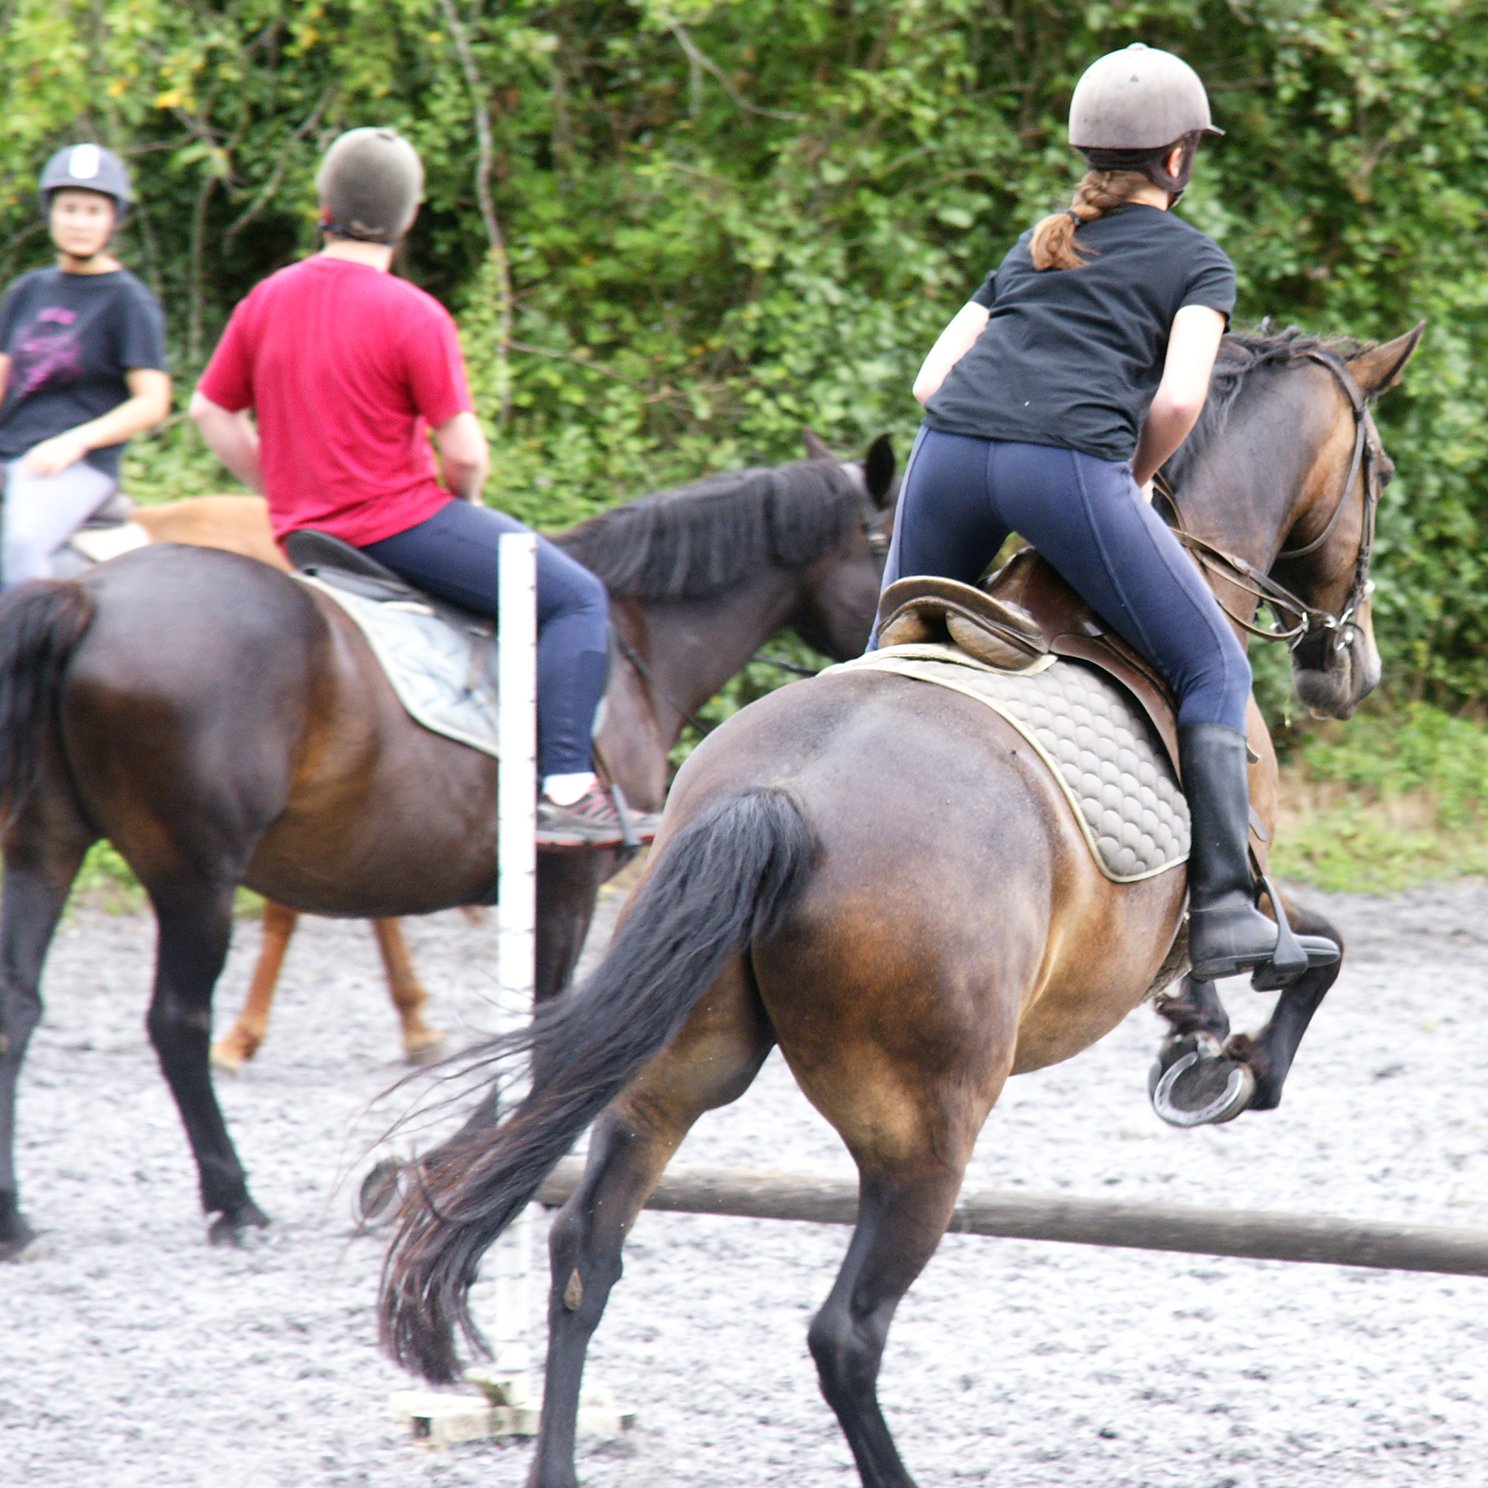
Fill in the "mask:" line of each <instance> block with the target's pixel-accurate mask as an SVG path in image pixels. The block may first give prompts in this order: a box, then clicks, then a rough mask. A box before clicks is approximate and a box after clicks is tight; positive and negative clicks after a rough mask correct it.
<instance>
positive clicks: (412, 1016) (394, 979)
mask: <svg viewBox="0 0 1488 1488" xmlns="http://www.w3.org/2000/svg"><path fill="white" fill-rule="evenodd" d="M372 931H373V933H374V934H375V935H376V936H377V949H378V951H379V953H380V954H381V956H382V969H383V971H384V972H385V973H386V975H387V984H388V995H389V996H390V997H391V998H392V999H393V1007H394V1008H395V1009H396V1010H397V1013H398V1023H399V1025H400V1026H401V1028H402V1030H403V1056H404V1058H405V1059H407V1060H408V1062H409V1063H410V1064H429V1063H431V1062H432V1061H434V1060H436V1059H438V1058H439V1056H440V1054H441V1052H442V1051H443V1048H444V1035H443V1034H442V1033H441V1032H440V1031H439V1030H438V1029H437V1028H430V1027H429V1025H428V1024H427V1023H426V1022H425V1021H424V1006H425V1004H426V1003H427V1002H428V1001H429V994H428V993H427V992H426V991H425V990H424V984H423V983H422V982H421V981H419V979H418V973H417V972H416V971H414V969H413V957H412V956H410V955H409V954H408V942H407V940H405V939H404V937H403V925H402V922H401V921H399V920H373V921H372Z"/></svg>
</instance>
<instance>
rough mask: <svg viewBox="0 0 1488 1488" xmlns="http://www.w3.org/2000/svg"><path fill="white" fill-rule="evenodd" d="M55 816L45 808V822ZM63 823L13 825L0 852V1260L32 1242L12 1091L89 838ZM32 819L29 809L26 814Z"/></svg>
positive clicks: (76, 825) (70, 822) (76, 824)
mask: <svg viewBox="0 0 1488 1488" xmlns="http://www.w3.org/2000/svg"><path fill="white" fill-rule="evenodd" d="M59 815H60V813H58V812H56V811H49V812H48V816H49V818H56V817H58V816H59ZM66 816H67V819H66V820H65V821H63V820H57V819H49V820H47V821H45V822H42V823H37V822H36V821H35V820H33V819H31V818H29V817H28V819H26V820H24V821H22V822H19V823H17V824H16V825H15V826H14V827H13V828H12V831H11V834H10V836H9V838H8V840H7V842H6V848H5V878H4V886H3V892H0V1260H9V1259H11V1258H12V1257H14V1256H17V1255H19V1254H20V1253H21V1252H22V1251H24V1250H25V1249H26V1247H27V1246H28V1245H29V1244H30V1243H31V1241H32V1240H34V1239H35V1231H34V1230H32V1228H31V1226H30V1225H29V1224H27V1223H26V1220H25V1219H24V1218H23V1217H22V1215H21V1210H20V1189H19V1184H18V1183H17V1180H16V1170H15V1106H16V1086H17V1084H18V1083H19V1080H20V1074H21V1065H22V1063H23V1062H24V1060H25V1057H26V1048H27V1045H28V1044H29V1043H30V1041H31V1034H32V1032H33V1031H34V1029H35V1028H36V1025H37V1023H38V1022H39V1021H40V1019H41V993H40V983H41V968H42V963H43V962H44V961H45V960H46V953H47V947H48V946H49V945H50V944H51V941H52V934H53V932H54V931H55V930H56V928H57V921H58V919H59V918H60V917H61V914H62V909H63V907H64V906H65V905H66V903H67V895H68V892H69V891H70V889H71V888H72V881H73V879H74V878H75V877H76V876H77V871H78V868H79V867H80V866H81V865H82V861H83V855H84V853H85V852H87V850H88V847H89V845H90V843H91V841H92V840H93V839H92V836H91V834H90V833H89V832H88V830H87V829H86V828H85V827H84V826H83V825H82V823H81V822H80V821H79V820H78V819H77V818H76V817H75V816H74V815H73V814H72V813H71V812H68V813H66ZM31 817H34V812H33V813H31Z"/></svg>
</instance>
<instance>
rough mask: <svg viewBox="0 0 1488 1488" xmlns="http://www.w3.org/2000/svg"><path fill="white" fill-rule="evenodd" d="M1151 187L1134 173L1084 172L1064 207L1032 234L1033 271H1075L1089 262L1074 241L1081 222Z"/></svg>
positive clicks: (1126, 171)
mask: <svg viewBox="0 0 1488 1488" xmlns="http://www.w3.org/2000/svg"><path fill="white" fill-rule="evenodd" d="M1150 184H1151V182H1150V180H1149V179H1148V177H1147V175H1146V174H1145V173H1144V172H1142V171H1138V170H1093V171H1088V172H1086V174H1085V176H1084V177H1083V178H1082V179H1081V181H1080V184H1079V185H1078V186H1077V187H1076V188H1075V194H1074V197H1073V199H1072V200H1071V201H1070V204H1069V206H1068V207H1066V208H1065V209H1064V210H1063V211H1060V212H1051V213H1050V214H1049V215H1048V216H1047V217H1045V218H1043V219H1042V220H1041V221H1040V222H1039V223H1038V225H1037V226H1036V227H1035V228H1034V230H1033V241H1032V242H1031V243H1030V244H1029V252H1030V253H1031V254H1032V255H1033V266H1034V268H1036V269H1077V268H1079V267H1080V265H1081V264H1083V263H1087V262H1088V261H1089V258H1088V255H1087V254H1086V253H1085V252H1084V251H1082V249H1081V248H1080V245H1079V244H1078V243H1077V242H1076V241H1075V229H1076V228H1077V227H1079V225H1080V224H1081V223H1082V222H1094V221H1095V220H1096V218H1098V217H1104V216H1105V215H1106V213H1107V212H1114V211H1115V210H1116V209H1117V207H1124V206H1125V205H1126V204H1127V203H1128V202H1129V201H1131V200H1132V199H1133V197H1135V196H1136V194H1137V193H1138V192H1139V191H1141V190H1142V189H1143V188H1144V187H1146V186H1149V185H1150Z"/></svg>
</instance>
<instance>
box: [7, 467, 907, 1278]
mask: <svg viewBox="0 0 1488 1488" xmlns="http://www.w3.org/2000/svg"><path fill="white" fill-rule="evenodd" d="M892 485H893V457H892V455H891V454H890V452H889V449H888V445H887V442H886V441H880V442H879V443H877V444H875V446H874V447H873V449H872V450H871V451H870V453H869V457H868V459H867V461H866V463H865V466H864V468H862V469H860V468H858V467H856V466H853V467H844V466H843V465H841V464H839V463H838V462H836V461H833V460H804V461H797V462H795V463H794V464H791V465H785V466H781V467H779V468H777V469H769V470H753V471H746V472H742V473H739V474H735V475H728V476H716V477H713V478H712V479H710V480H707V481H703V482H700V483H699V484H697V485H695V486H690V487H684V488H681V489H679V490H676V491H667V492H661V493H659V494H657V495H654V496H651V497H645V498H641V499H640V500H637V501H632V502H629V503H626V504H625V505H623V506H620V507H616V508H613V509H612V510H610V511H608V512H605V513H604V514H602V515H601V516H598V517H596V518H594V519H593V520H592V521H590V522H587V523H585V524H583V525H582V526H580V527H578V528H576V529H575V530H574V531H572V532H570V533H568V534H567V535H566V536H565V537H564V538H563V540H562V541H563V544H564V546H565V547H566V548H567V549H568V551H569V552H571V553H573V554H574V555H575V556H576V557H578V558H579V559H580V560H581V561H583V562H585V563H586V564H588V565H589V566H590V567H591V568H593V569H594V570H595V571H596V572H597V573H598V574H599V575H600V577H601V578H602V579H604V581H605V582H606V584H607V585H608V586H609V588H610V590H611V593H612V595H613V596H614V605H613V615H614V621H615V625H616V628H617V630H618V631H619V633H620V635H621V637H622V638H623V642H624V645H623V646H622V660H621V661H620V662H619V664H618V665H617V667H616V675H615V676H614V678H613V680H612V684H611V687H610V692H609V700H608V707H607V710H606V714H605V721H604V727H603V730H602V732H601V734H600V737H599V740H598V746H599V749H600V752H601V753H602V755H603V757H604V761H605V763H606V764H607V766H608V767H609V769H610V770H611V771H612V772H613V774H614V775H615V777H616V778H617V780H618V781H619V782H620V784H621V785H622V786H623V787H624V790H625V794H626V796H627V798H628V799H629V800H630V801H632V802H634V803H635V804H636V805H637V806H638V807H640V808H642V809H646V810H652V809H656V808H658V807H660V805H661V804H662V799H663V796H664V794H665V791H666V786H667V764H666V749H667V746H668V744H669V743H670V742H671V740H673V739H674V738H675V737H676V734H677V730H678V728H679V726H680V720H681V719H682V717H683V716H684V713H685V710H686V709H687V707H688V705H689V704H692V705H696V703H697V702H698V701H699V700H701V699H704V698H706V697H708V696H709V695H710V694H711V693H712V692H713V691H715V690H716V689H717V688H718V687H719V686H721V685H722V684H723V682H724V681H725V680H727V678H729V677H730V676H732V675H733V674H734V673H735V672H736V671H738V670H739V668H740V667H741V666H743V664H744V663H745V662H746V661H747V660H748V659H749V657H750V655H751V654H752V652H753V651H754V648H755V647H756V646H757V645H758V644H759V642H760V641H761V640H762V639H763V638H765V637H767V636H769V635H772V634H774V632H775V631H777V630H778V629H780V628H781V627H782V626H786V625H790V626H793V627H794V628H795V630H796V631H797V632H798V634H800V636H801V637H802V638H803V639H804V640H805V641H807V642H808V643H809V644H810V645H812V646H814V647H815V648H816V649H818V650H820V651H822V652H823V653H825V654H826V655H828V656H835V657H839V658H840V657H847V656H850V655H853V654H855V653H856V652H857V651H858V650H860V649H861V647H862V645H863V644H864V641H865V640H866V638H867V634H868V626H869V624H870V622H871V617H872V614H873V609H874V602H875V597H876V593H877V586H878V579H879V573H880V566H881V564H880V555H881V552H882V549H883V547H884V546H885V545H886V534H885V533H884V532H883V531H882V527H883V525H884V522H885V520H886V515H887V507H888V500H889V494H890V490H891V487H892ZM496 775H497V771H496V765H495V762H494V761H493V760H491V759H490V758H488V757H487V756H485V755H483V754H480V753H478V752H477V751H475V750H472V749H467V748H465V747H464V746H462V745H458V744H454V743H451V742H450V741H449V740H447V739H444V738H441V737H439V736H437V735H435V734H433V733H430V732H428V731H427V730H425V729H424V728H422V727H420V726H419V725H417V724H415V723H413V722H412V721H411V720H410V719H409V718H408V716H407V715H406V713H405V712H404V711H403V708H402V707H401V705H400V704H399V703H398V701H397V699H396V697H395V696H394V694H393V691H392V689H391V687H390V686H389V685H388V683H387V682H386V680H385V679H384V678H383V676H382V674H381V672H380V671H379V669H378V667H377V665H376V663H375V661H374V660H373V658H372V655H371V652H370V650H369V648H368V646H367V644H366V642H365V641H364V640H363V638H362V635H361V632H360V631H359V630H357V629H356V627H355V626H354V625H353V624H352V623H351V622H350V621H349V620H348V619H347V618H346V617H345V615H344V612H343V611H342V610H341V609H340V608H339V606H337V605H335V604H334V603H332V602H328V601H326V600H325V599H324V597H323V596H320V595H318V594H317V593H316V592H315V591H314V590H312V589H310V588H308V587H306V586H305V585H302V584H300V583H297V582H296V581H295V580H293V579H291V578H288V577H286V576H285V575H284V574H282V573H278V572H276V571H275V570H274V569H272V568H269V567H266V566H265V565H264V564H262V563H256V562H251V561H249V560H247V559H245V558H242V557H239V556H236V555H233V554H227V553H219V552H212V551H209V550H206V549H202V548H184V547H176V546H173V545H163V546H160V547H146V548H141V549H139V550H138V551H136V552H133V553H128V554H126V555H124V556H123V557H121V558H118V559H115V560H114V561H112V562H110V563H105V564H102V565H100V566H99V567H97V568H95V569H92V570H89V571H88V572H87V573H85V574H84V575H83V576H81V577H80V578H78V579H75V580H67V581H47V582H38V583H34V584H31V585H22V586H20V587H19V588H17V589H15V590H13V591H12V592H11V593H9V594H7V595H6V596H5V597H4V599H3V600H0V821H4V822H5V834H4V865H5V878H4V888H3V900H0V1255H4V1254H6V1253H14V1252H16V1251H18V1250H20V1249H21V1248H23V1247H24V1246H25V1245H26V1244H27V1243H28V1241H29V1239H30V1238H31V1234H32V1232H31V1230H30V1228H29V1226H28V1225H27V1224H26V1221H25V1220H24V1219H23V1218H22V1216H21V1214H20V1210H19V1207H18V1197H17V1191H16V1181H15V1174H14V1166H13V1162H14V1156H13V1112H14V1102H15V1090H16V1081H17V1077H18V1074H19V1071H20V1066H21V1061H22V1059H23V1057H24V1054H25V1049H26V1044H27V1040H28V1039H29V1036H30V1034H31V1031H32V1029H33V1028H34V1026H35V1024H36V1021H37V1019H38V1017H39V1016H40V1011H41V1002H40V997H39V995H38V982H39V978H40V973H41V966H42V961H43V958H44V956H45V953H46V949H47V946H48V944H49V943H50V940H51V937H52V933H53V930H54V928H55V926H56V922H57V918H58V916H59V915H60V913H61V910H62V907H63V904H64V903H65V901H66V898H67V894H68V890H69V887H70V885H71V883H72V880H73V877H74V875H75V874H76V872H77V869H78V866H79V864H80V863H81V861H82V858H83V855H84V853H85V852H86V851H87V849H88V848H89V846H90V845H91V844H92V843H93V842H95V841H97V840H98V839H99V838H100V837H107V838H109V839H110V840H111V841H112V842H113V844H114V846H115V847H116V848H117V849H118V851H119V852H120V853H121V854H122V856H123V857H124V859H125V860H126V862H128V863H129V865H130V867H131V868H132V869H133V870H134V872H135V874H136V876H137V877H138V878H139V881H140V883H141V884H142V885H143V886H144V888H145V890H146V892H147V893H148V895H149V897H150V901H151V904H152V907H153V908H154V911H155V915H156V919H157V921H158V924H159V950H158V956H157V962H156V971H155V985H154V993H153V997H152V1000H151V1004H150V1013H149V1031H150V1037H151V1040H152V1042H153V1043H154V1045H155V1048H156V1051H157V1053H158V1055H159V1058H160V1063H161V1067H162V1070H163V1072H164V1074H165V1077H166V1080H167V1082H168V1083H169V1085H170V1088H171V1092H172V1094H173V1095H174V1097H175V1099H176V1103H177V1105H178V1107H179V1108H180V1111H181V1115H182V1118H183V1121H184V1123H185V1126H186V1131H187V1135H188V1137H189V1139H190V1141H191V1146H192V1150H193V1152H194V1154H195V1156H196V1160H197V1165H198V1168H199V1170H200V1175H201V1192H202V1202H203V1206H204V1208H205V1209H206V1212H207V1213H208V1214H209V1215H215V1216H217V1217H216V1219H215V1220H214V1222H213V1224H212V1227H211V1233H212V1237H213V1238H214V1239H221V1238H234V1237H236V1236H237V1235H239V1233H240V1232H241V1231H242V1230H244V1229H245V1227H249V1226H256V1225H262V1224H264V1223H266V1220H265V1217H264V1215H263V1213H262V1211H261V1210H259V1208H258V1206H257V1205H256V1204H255V1203H254V1202H253V1200H252V1199H251V1198H250V1197H249V1194H248V1188H247V1183H246V1180H245V1177H244V1173H243V1169H242V1166H241V1164H240V1163H239V1161H238V1157H237V1154H236V1153H235V1152H234V1150H233V1146H232V1143H231V1141H230V1139H229V1137H228V1134H227V1129H226V1126H225V1124H224V1122H223V1119H222V1115H221V1112H220V1110H219V1108H218V1105H217V1100H216V1096H215V1093H214V1092H213V1089H212V1081H211V1071H210V1067H209V1062H208V1057H207V1050H208V1038H209V1032H210V1024H211V998H212V990H213V987H214V985H215V983H216V980H217V977H218V974H219V973H220V971H221V969H222V964H223V960H224V957H225V955H226V952H227V946H228V940H229V938H230V934H231V928H232V903H233V895H234V892H235V890H236V888H237V886H238V885H240V884H246V885H247V886H248V887H250V888H253V889H255V890H257V891H258V892H260V893H262V894H264V895H265V896H266V897H268V898H271V899H274V900H277V901H280V902H282V903H285V904H288V905H291V906H293V907H294V908H296V909H300V910H304V911H307V912H310V913H316V914H325V915H344V916H354V917H358V918H373V917H386V916H390V915H405V914H423V913H426V912H428V911H431V910H436V909H446V908H450V907H453V906H456V905H464V904H472V903H478V902H480V901H481V900H483V899H484V898H486V897H487V896H489V894H490V893H491V890H492V888H493V885H494V883H495V880H496V835H495V821H496ZM620 860H621V859H620V855H619V854H618V853H617V852H609V851H603V852H601V851H594V852H570V853H554V854H543V855H542V856H541V858H540V861H539V866H538V905H539V923H538V933H537V990H538V994H539V996H540V997H542V996H551V995H552V994H553V993H554V992H555V991H556V990H557V989H558V988H559V987H561V986H563V985H564V984H565V983H566V982H567V980H568V978H569V976H570V974H571V972H572V969H573V965H574V963H575V961H576V959H577V957H578V954H579V951H580V949H581V948H582V945H583V940H584V936H585V933H586V932H587V930H588V926H589V920H590V917H591V915H592V913H593V909H594V901H595V896H596V894H597V893H598V890H599V886H600V884H601V883H602V882H603V881H604V879H605V878H606V877H607V876H608V875H609V874H610V873H612V872H613V871H614V870H615V868H616V867H617V866H618V864H619V862H620Z"/></svg>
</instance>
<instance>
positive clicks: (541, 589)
mask: <svg viewBox="0 0 1488 1488" xmlns="http://www.w3.org/2000/svg"><path fill="white" fill-rule="evenodd" d="M527 530H528V529H527V528H526V527H524V526H523V525H522V523H520V522H519V521H517V519H516V518H515V517H509V516H507V515H506V514H505V513H504V512H498V511H492V510H491V509H490V508H489V507H481V506H472V505H471V504H470V503H469V502H468V501H451V502H449V503H448V504H447V505H445V506H442V507H441V508H440V509H439V510H438V511H437V512H435V514H434V515H433V516H432V517H430V518H428V520H427V521H423V522H420V523H419V524H418V525H417V526H416V527H410V528H408V529H407V531H405V532H398V533H395V534H394V535H393V536H392V537H385V538H383V539H382V541H381V542H375V543H368V544H366V546H365V548H364V551H365V552H366V553H367V554H368V555H369V556H371V557H373V558H375V559H377V561H378V562H379V563H385V564H386V565H387V566H388V567H389V568H390V569H392V570H393V572H394V573H396V574H399V575H401V576H402V577H403V578H405V579H407V580H408V582H409V583H410V584H413V585H414V586H416V587H417V588H419V589H423V590H426V591H427V592H428V593H430V594H433V595H437V596H438V597H439V598H440V599H447V600H449V601H450V602H451V603H452V604H457V605H463V606H464V607H465V608H466V609H467V610H474V611H475V612H476V613H477V614H480V615H488V616H490V617H491V619H493V620H494V619H495V618H496V616H497V598H498V595H497V577H498V574H499V567H498V561H499V555H500V549H501V538H502V536H503V534H505V533H508V532H526V531H527ZM608 626H609V596H608V595H607V594H606V593H605V587H604V585H603V584H602V583H600V581H599V580H598V579H597V578H595V576H594V575H593V574H592V573H590V572H589V570H588V569H587V568H585V567H584V566H583V565H582V564H580V563H576V562H575V561H574V560H573V559H572V558H570V557H569V556H568V555H567V554H566V553H564V552H562V551H561V550H560V549H558V548H556V547H555V546H554V545H553V544H552V543H551V542H549V541H548V540H547V538H545V537H539V538H538V540H537V758H538V772H539V774H540V775H543V776H548V775H571V774H579V773H581V772H583V771H586V770H592V769H593V768H594V764H593V759H594V756H593V751H592V749H591V746H590V736H591V734H592V732H593V728H594V713H595V710H596V709H597V708H598V707H599V701H600V699H601V698H602V697H603V696H604V688H605V667H606V656H607V648H608V645H609V632H608Z"/></svg>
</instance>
